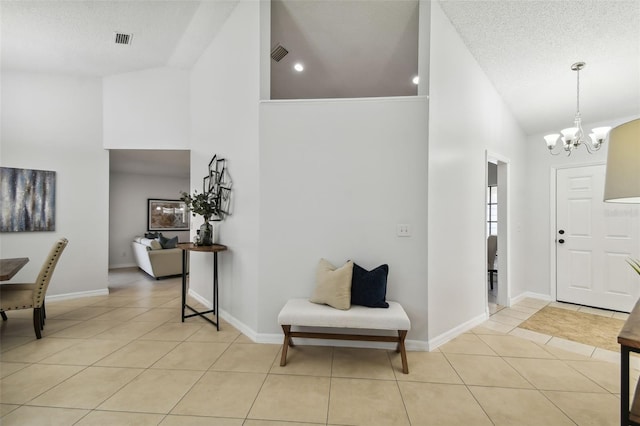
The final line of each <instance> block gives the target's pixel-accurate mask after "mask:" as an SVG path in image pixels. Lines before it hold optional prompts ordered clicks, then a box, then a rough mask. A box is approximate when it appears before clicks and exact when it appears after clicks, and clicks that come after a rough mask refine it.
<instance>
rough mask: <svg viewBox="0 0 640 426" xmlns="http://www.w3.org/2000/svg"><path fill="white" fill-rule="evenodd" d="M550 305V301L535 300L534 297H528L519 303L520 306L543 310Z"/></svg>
mask: <svg viewBox="0 0 640 426" xmlns="http://www.w3.org/2000/svg"><path fill="white" fill-rule="evenodd" d="M548 304H549V301H548V300H542V299H534V298H532V297H527V298H525V299H523V300H521V301H520V302H518V305H521V306H527V307H529V308H538V309H542V308H544V307H545V306H547V305H548Z"/></svg>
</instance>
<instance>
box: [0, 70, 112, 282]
mask: <svg viewBox="0 0 640 426" xmlns="http://www.w3.org/2000/svg"><path fill="white" fill-rule="evenodd" d="M1 84H2V123H1V139H2V141H1V144H0V154H1V159H0V162H1V164H2V166H3V167H16V168H29V169H42V170H53V171H56V230H55V231H54V232H20V233H3V234H0V240H1V241H0V249H1V256H2V257H23V256H27V257H29V258H30V259H31V261H30V262H29V263H28V264H27V265H26V266H25V267H24V268H23V270H22V271H21V272H19V273H18V275H17V276H16V277H15V278H14V280H13V281H14V282H24V281H26V282H28V281H32V280H35V278H36V275H37V274H38V271H39V270H40V267H41V266H42V262H43V261H44V259H45V257H46V255H47V253H48V252H49V249H50V248H51V246H52V244H53V242H54V241H55V240H56V239H58V238H60V237H66V238H68V239H69V245H68V246H67V248H66V250H65V252H64V254H63V255H62V257H61V259H60V262H59V263H58V266H57V269H56V272H55V274H54V276H53V279H52V281H51V284H50V287H49V291H48V295H61V294H67V293H78V292H95V291H106V288H107V259H108V251H107V250H108V249H107V248H108V233H109V231H108V226H109V223H108V221H109V216H108V215H109V199H108V196H109V195H108V194H109V193H108V185H109V181H108V178H107V177H108V175H109V155H108V153H107V151H105V150H104V149H103V148H102V84H101V80H100V79H98V78H82V77H72V76H65V75H54V74H39V73H18V72H2V77H1Z"/></svg>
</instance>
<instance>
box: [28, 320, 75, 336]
mask: <svg viewBox="0 0 640 426" xmlns="http://www.w3.org/2000/svg"><path fill="white" fill-rule="evenodd" d="M32 320H33V319H32ZM78 324H82V321H76V320H63V319H55V318H49V316H48V315H47V320H46V324H45V326H44V330H42V331H41V333H42V337H53V336H54V335H55V334H57V333H59V332H61V331H64V330H66V329H67V328H69V327H73V326H75V325H78ZM31 333H32V335H33V336H34V337H35V331H33V326H32V327H31Z"/></svg>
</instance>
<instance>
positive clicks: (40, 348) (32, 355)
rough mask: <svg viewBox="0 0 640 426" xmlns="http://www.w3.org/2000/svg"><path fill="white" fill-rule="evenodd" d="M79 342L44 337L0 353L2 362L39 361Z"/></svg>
mask: <svg viewBox="0 0 640 426" xmlns="http://www.w3.org/2000/svg"><path fill="white" fill-rule="evenodd" d="M78 343H80V341H79V340H77V339H57V338H53V337H50V338H46V339H38V340H33V341H31V342H29V343H25V344H24V345H22V346H18V347H17V348H15V349H12V350H10V351H7V352H3V353H2V355H0V359H1V360H2V361H4V362H39V361H41V360H43V359H45V358H47V357H49V356H51V355H53V354H55V353H57V352H60V351H62V350H64V349H67V348H69V347H71V346H74V345H77V344H78Z"/></svg>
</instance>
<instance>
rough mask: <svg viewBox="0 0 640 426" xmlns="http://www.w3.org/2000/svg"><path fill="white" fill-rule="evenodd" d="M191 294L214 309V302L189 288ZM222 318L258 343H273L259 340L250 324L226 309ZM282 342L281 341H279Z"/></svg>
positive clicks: (221, 311)
mask: <svg viewBox="0 0 640 426" xmlns="http://www.w3.org/2000/svg"><path fill="white" fill-rule="evenodd" d="M189 296H191V297H193V298H194V299H195V300H197V301H198V302H199V303H201V304H203V305H204V306H206V307H207V308H208V309H213V303H212V302H211V301H210V300H208V299H206V298H204V297H202V296H201V295H200V294H198V293H197V292H195V291H193V290H191V289H189ZM218 309H219V310H220V318H222V319H223V320H225V321H226V322H228V323H229V324H231V325H232V326H234V327H235V328H237V329H238V330H239V331H240V332H241V333H242V334H244V335H245V336H247V337H249V338H250V339H251V340H252V341H254V342H256V343H271V342H261V341H259V340H258V335H257V334H256V332H255V331H254V330H253V329H252V328H251V327H249V326H248V325H246V324H245V323H243V322H242V321H239V320H238V319H237V318H236V317H234V316H233V315H231V314H230V313H229V312H227V311H225V310H224V309H220V308H218ZM279 343H281V342H279Z"/></svg>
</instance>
